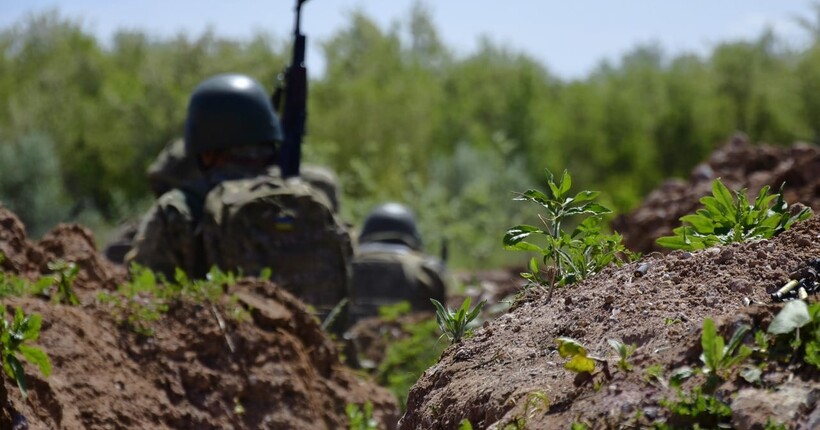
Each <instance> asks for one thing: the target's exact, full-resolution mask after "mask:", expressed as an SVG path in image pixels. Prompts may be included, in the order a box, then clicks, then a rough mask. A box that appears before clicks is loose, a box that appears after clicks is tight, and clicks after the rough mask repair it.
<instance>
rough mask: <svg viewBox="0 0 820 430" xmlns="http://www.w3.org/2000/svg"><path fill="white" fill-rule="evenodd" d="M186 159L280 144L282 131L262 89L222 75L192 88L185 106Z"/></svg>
mask: <svg viewBox="0 0 820 430" xmlns="http://www.w3.org/2000/svg"><path fill="white" fill-rule="evenodd" d="M187 118H188V119H187V121H186V123H185V153H186V154H188V156H194V155H197V154H202V153H203V152H207V151H219V150H225V149H230V148H233V147H236V146H243V145H259V144H270V145H272V146H274V148H276V147H277V146H278V145H277V144H278V143H279V142H281V141H282V139H283V135H282V127H281V125H280V124H279V119H278V117H277V116H276V113H275V112H274V110H273V105H271V102H270V99H269V98H268V95H267V93H266V92H265V89H264V88H263V87H262V85H261V84H259V82H257V81H256V80H254V79H253V78H250V77H248V76H245V75H240V74H224V75H218V76H214V77H213V78H210V79H207V80H205V81H204V82H202V83H201V84H199V86H197V87H196V89H195V90H194V93H193V94H192V95H191V101H190V103H189V104H188V116H187Z"/></svg>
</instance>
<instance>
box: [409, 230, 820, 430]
mask: <svg viewBox="0 0 820 430" xmlns="http://www.w3.org/2000/svg"><path fill="white" fill-rule="evenodd" d="M818 238H820V216H815V217H813V218H812V219H810V220H807V221H805V222H801V223H799V224H797V225H796V226H795V227H794V228H793V229H792V230H790V231H788V232H785V233H783V234H781V235H780V236H778V237H776V238H774V239H772V240H765V241H757V242H750V243H745V244H740V245H732V246H727V247H723V248H711V249H707V250H704V251H700V252H695V253H689V252H682V251H674V252H672V253H670V254H668V255H662V254H659V253H653V254H651V255H648V256H646V257H644V258H643V259H642V260H641V261H639V262H635V263H631V264H628V265H625V266H623V267H621V268H615V267H610V268H607V269H605V270H604V271H602V272H601V273H599V274H597V275H595V276H593V277H592V278H589V279H587V280H585V281H583V282H581V283H579V284H577V285H574V286H572V287H569V288H564V289H559V290H557V291H556V294H555V297H554V298H553V301H552V302H551V303H546V302H545V296H546V294H538V293H537V292H535V293H534V294H532V295H531V297H532V298H533V299H532V301H530V302H527V303H523V304H521V305H520V306H518V307H517V308H515V309H514V310H512V311H511V312H509V313H507V314H505V315H503V316H502V317H500V318H498V319H497V320H495V321H492V322H487V323H485V324H484V326H483V327H482V328H480V329H478V330H477V331H476V332H475V334H474V336H473V337H472V338H469V339H466V340H464V341H463V342H461V343H460V344H455V345H452V346H450V347H449V348H448V349H447V350H446V351H445V352H444V354H443V355H442V358H441V360H440V361H439V363H438V364H437V365H436V366H434V367H432V368H430V369H428V370H427V371H426V372H425V374H424V375H423V376H422V378H421V379H420V380H419V381H418V382H417V383H416V385H415V386H414V387H413V389H412V390H411V392H410V396H409V399H408V410H407V413H406V414H405V416H404V417H403V418H402V421H401V422H400V424H399V427H400V428H401V429H417V428H425V429H452V428H457V426H458V424H459V422H460V421H461V420H462V419H464V418H467V419H469V420H470V421H471V423H472V424H473V426H474V428H477V429H478V428H502V427H504V426H505V425H506V424H509V423H512V422H514V421H516V420H517V419H521V418H523V419H524V420H525V421H526V422H527V424H526V425H527V428H539V429H540V428H544V429H547V428H549V429H552V428H556V429H557V428H569V427H570V426H571V424H572V423H574V422H576V421H577V422H585V423H587V424H588V425H590V428H608V427H609V428H621V427H619V425H621V424H623V423H625V422H627V421H628V420H629V419H630V418H631V417H633V416H635V414H636V413H637V411H642V412H643V413H644V416H648V415H656V414H657V413H658V402H659V399H661V398H675V393H674V391H672V390H670V389H663V388H659V387H656V386H654V385H651V384H649V383H648V382H646V381H645V380H644V379H643V378H644V376H645V373H644V371H645V369H646V368H647V367H649V366H650V365H652V364H656V363H662V364H664V365H667V366H671V367H667V371H669V370H671V368H673V367H676V366H680V365H683V364H688V365H690V366H693V367H697V366H699V365H700V362H699V359H698V355H699V354H700V333H701V328H702V323H703V320H704V318H706V317H712V318H717V319H718V320H719V321H722V322H723V323H724V325H723V327H722V330H721V331H722V333H723V335H724V337H728V335H727V334H726V333H727V332H729V333H731V331H732V327H731V326H732V325H733V323H734V322H736V321H737V320H748V321H751V322H753V323H755V322H756V323H758V325H757V326H759V323H760V321H763V320H767V319H769V320H770V319H771V313H772V312H773V311H774V309H775V308H776V307H777V306H772V305H765V303H769V302H770V299H769V295H768V293H769V292H771V291H773V290H774V289H776V288H777V287H778V286H780V285H782V283H783V282H785V280H786V279H788V272H789V271H790V270H792V269H794V268H795V267H797V266H798V265H800V264H802V263H804V262H805V261H807V260H809V259H811V258H816V257H818V255H820V240H818ZM642 263H649V264H650V265H651V266H650V269H649V270H648V272H647V273H646V274H645V275H644V276H640V277H638V276H636V275H635V270H636V268H637V267H638V265H639V264H642ZM814 300H816V298H814ZM561 336H567V337H572V338H575V339H577V340H579V341H581V342H582V343H583V344H585V345H586V346H587V348H588V349H589V350H590V354H591V355H597V356H600V357H607V356H609V357H612V355H613V354H611V352H612V349H611V347H610V346H609V345H608V344H607V339H611V338H612V339H618V340H621V341H623V342H625V343H627V344H629V343H635V344H637V345H638V350H637V352H636V353H635V355H634V356H633V361H634V363H635V365H636V369H635V370H634V371H632V372H629V373H624V372H616V373H615V374H614V377H613V379H612V380H610V381H606V380H604V382H603V385H601V386H599V389H597V390H596V388H595V386H594V385H593V384H584V385H581V386H576V385H575V382H576V381H575V374H574V373H572V372H570V371H568V370H566V369H564V367H563V364H564V362H565V360H564V359H562V358H560V357H559V354H558V352H557V350H556V343H555V339H556V338H558V337H561ZM613 363H614V362H613ZM763 379H764V381H767V382H766V387H767V388H768V390H763V389H757V388H754V387H752V386H751V385H748V386H743V387H742V388H743V390H741V391H740V393H744V394H743V395H742V396H741V394H740V393H738V394H737V396H736V397H735V398H734V400H733V402H739V403H738V404H737V405H735V403H733V410H734V411H735V415H734V416H733V419H734V420H738V421H736V422H734V425H735V426H736V427H740V428H751V424H752V423H753V424H756V425H761V427H760V428H762V424H763V423H764V422H765V416H763V415H762V414H763V413H765V408H764V406H765V405H767V403H766V402H765V401H764V400H761V399H763V398H764V396H763V395H762V394H761V393H769V394H773V395H774V394H777V393H780V394H782V393H784V392H787V391H788V392H792V393H796V394H795V396H796V397H794V398H796V401H792V402H791V403H789V404H790V405H791V406H789V407H786V406H785V403H787V402H786V401H782V400H781V401H778V403H775V404H776V405H777V407H778V408H779V409H781V410H780V411H779V412H778V414H781V415H782V416H781V415H778V417H779V418H782V419H783V421H785V422H786V423H787V424H789V425H790V428H811V425H814V424H812V423H820V412H817V409H815V406H816V402H817V400H818V397H819V396H818V395H820V391H818V387H820V375H818V372H817V371H810V370H806V369H797V370H795V369H784V368H781V367H776V366H775V367H774V368H771V367H770V368H767V369H766V370H765V374H764V377H763ZM730 388H732V389H731V392H737V389H738V387H730ZM778 388H779V390H777V389H778ZM780 394H777V395H780ZM533 395H545V396H546V398H548V399H549V406H546V407H537V406H538V404H539V402H534V403H533V402H530V401H528V399H529V398H533ZM536 397H537V396H536ZM794 398H792V399H790V400H794ZM743 402H745V403H743ZM533 404H534V405H535V406H534V407H529V406H533ZM755 413H757V414H758V415H755ZM761 420H762V421H761ZM644 424H646V423H644ZM815 428H816V427H815Z"/></svg>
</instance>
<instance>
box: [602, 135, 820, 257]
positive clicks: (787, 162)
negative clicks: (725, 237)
mask: <svg viewBox="0 0 820 430" xmlns="http://www.w3.org/2000/svg"><path fill="white" fill-rule="evenodd" d="M817 172H820V147H818V146H817V145H811V144H807V143H797V144H795V145H793V146H790V147H783V146H770V145H752V144H750V143H749V141H748V138H747V137H746V136H745V135H743V134H737V135H735V136H733V137H732V138H731V139H730V140H729V141H728V142H727V143H726V144H725V145H724V146H722V147H720V148H718V149H717V150H716V151H714V152H713V153H712V155H711V156H710V158H709V159H708V160H707V161H706V162H704V163H701V164H699V165H698V166H696V167H695V168H694V169H693V170H692V173H691V175H690V177H689V180H688V181H684V180H682V179H669V180H667V181H665V182H664V183H662V184H661V185H660V186H659V187H658V188H657V189H655V190H654V191H652V192H651V193H650V194H649V195H648V196H647V198H646V199H645V200H644V201H643V203H642V204H641V205H640V206H639V207H638V208H637V209H635V210H634V211H632V212H631V213H629V214H625V215H621V216H619V217H617V218H616V219H615V220H613V222H612V228H613V229H614V230H616V231H618V232H619V233H621V234H622V235H623V236H624V244H625V245H626V246H627V248H629V249H631V250H633V251H637V252H642V253H649V252H653V251H662V252H666V250H665V249H664V248H661V247H659V246H658V245H657V244H656V243H655V240H656V239H658V238H659V237H662V236H669V235H671V234H672V229H674V228H676V227H679V226H680V224H681V223H680V217H682V216H684V215H687V214H690V213H694V212H695V211H696V210H697V209H699V208H701V207H702V205H701V204H700V201H699V199H700V198H701V197H703V196H705V195H709V194H711V186H712V181H714V180H715V179H716V178H720V179H721V180H722V181H723V183H724V184H725V185H726V186H727V187H728V188H729V189H731V190H740V189H743V188H746V189H747V190H748V192H749V195H750V197H752V198H754V197H755V196H756V195H757V193H758V192H759V191H760V189H761V188H763V187H764V186H765V185H768V186H770V187H771V191H770V192H773V193H775V192H778V191H779V190H780V186H781V185H782V184H784V183H785V188H784V193H783V194H784V196H783V197H784V198H785V200H786V202H788V203H789V204H793V203H798V202H799V203H802V204H804V205H806V206H810V207H811V208H812V209H814V210H815V211H820V176H818V175H817Z"/></svg>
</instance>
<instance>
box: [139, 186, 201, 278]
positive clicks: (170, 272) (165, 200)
mask: <svg viewBox="0 0 820 430" xmlns="http://www.w3.org/2000/svg"><path fill="white" fill-rule="evenodd" d="M194 228H195V220H194V217H193V215H192V212H191V210H190V208H189V207H188V204H187V202H186V201H185V198H184V195H183V194H182V192H181V191H179V190H172V191H169V192H168V193H166V194H164V195H163V196H162V197H160V198H159V200H158V201H157V202H156V203H155V204H154V206H153V207H152V208H151V209H150V210H149V211H148V213H147V214H146V215H145V217H144V218H143V220H142V223H141V224H140V227H139V231H138V232H137V236H136V237H135V242H134V248H133V249H132V250H131V251H130V252H129V253H128V255H127V256H126V262H127V264H129V265H130V264H131V263H137V264H140V265H142V266H145V267H148V268H150V269H151V270H153V271H155V272H158V273H162V274H164V275H165V276H166V277H167V278H168V279H173V276H174V272H175V270H176V268H177V267H179V268H181V269H183V270H185V272H186V273H188V274H189V275H194V273H193V271H194V268H195V255H196V253H197V248H196V246H197V244H196V240H195V237H194Z"/></svg>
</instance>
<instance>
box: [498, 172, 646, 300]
mask: <svg viewBox="0 0 820 430" xmlns="http://www.w3.org/2000/svg"><path fill="white" fill-rule="evenodd" d="M546 175H547V185H548V191H547V192H546V193H543V192H541V191H538V190H527V191H525V192H524V193H521V194H520V195H519V197H517V198H515V200H522V201H529V202H533V203H535V204H538V205H540V206H541V207H542V208H543V209H545V213H544V214H543V215H539V218H540V219H541V222H542V223H543V227H537V226H533V225H526V224H521V225H516V226H514V227H512V228H510V229H508V230H507V233H506V234H505V235H504V247H505V248H506V249H508V250H514V251H534V252H537V253H540V254H541V260H540V261H541V264H544V265H546V266H547V268H548V271H547V273H548V274H547V276H546V277H545V276H543V274H542V270H541V267H540V266H539V260H538V259H536V258H533V259H532V260H530V264H529V270H530V271H529V273H523V274H522V276H523V277H524V278H525V279H527V281H528V283H529V285H533V284H535V285H539V286H541V287H549V292H548V295H547V300H548V301H549V300H550V299H551V298H552V291H553V288H554V287H555V286H564V285H568V284H572V283H575V282H577V281H580V280H581V279H584V278H586V277H588V276H589V275H592V274H593V273H595V272H597V271H599V270H600V269H602V268H603V267H605V266H607V265H608V264H610V263H613V262H615V263H621V262H622V261H623V259H624V258H626V259H631V258H633V257H634V256H633V255H632V254H631V253H629V251H627V249H626V248H625V247H624V246H623V244H622V243H621V236H620V235H618V234H611V235H609V234H605V233H603V232H602V230H601V217H602V216H603V215H605V214H609V213H611V211H610V210H609V209H607V208H606V207H604V206H602V205H600V204H598V203H595V202H593V200H595V199H596V198H597V197H598V192H596V191H581V192H579V193H577V194H576V195H575V196H573V197H570V196H569V190H570V188H571V187H572V178H571V177H570V175H569V173H568V172H567V171H566V170H565V171H564V174H563V176H562V177H561V180H560V181H558V182H555V178H554V177H553V175H552V173H551V172H550V171H549V170H547V171H546ZM579 216H584V217H586V219H584V220H583V221H581V222H580V224H578V226H577V227H576V228H575V229H574V230H573V231H572V233H567V232H565V231H564V230H563V228H564V226H565V223H566V222H568V221H569V219H570V218H571V217H579ZM533 238H539V239H542V240H543V243H544V245H539V244H537V243H535V242H534V241H532V239H533Z"/></svg>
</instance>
